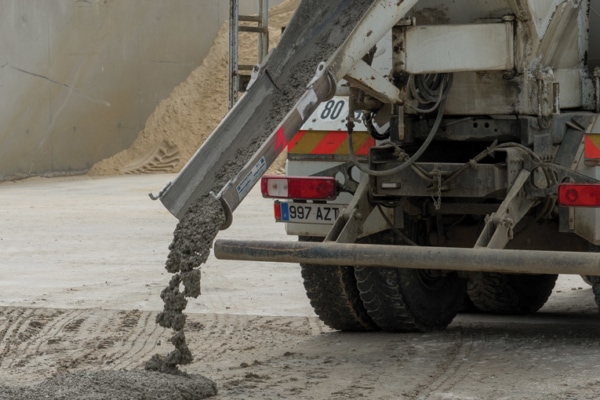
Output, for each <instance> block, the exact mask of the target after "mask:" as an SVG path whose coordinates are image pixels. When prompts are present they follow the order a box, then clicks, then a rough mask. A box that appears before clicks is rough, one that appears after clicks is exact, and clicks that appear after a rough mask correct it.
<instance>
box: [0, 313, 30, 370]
mask: <svg viewBox="0 0 600 400" xmlns="http://www.w3.org/2000/svg"><path fill="white" fill-rule="evenodd" d="M5 310H6V309H5ZM33 313H34V310H32V309H26V308H19V309H16V310H15V311H14V312H13V311H10V312H9V315H10V318H7V319H6V327H3V330H2V341H0V357H1V359H0V369H4V368H7V367H8V366H9V365H10V364H11V357H10V355H11V353H12V352H13V349H14V347H16V346H18V344H19V343H20V342H19V338H18V334H19V332H21V330H22V329H23V326H24V325H25V323H26V322H27V320H28V319H29V318H30V317H31V315H32V314H33ZM13 314H16V315H13Z"/></svg>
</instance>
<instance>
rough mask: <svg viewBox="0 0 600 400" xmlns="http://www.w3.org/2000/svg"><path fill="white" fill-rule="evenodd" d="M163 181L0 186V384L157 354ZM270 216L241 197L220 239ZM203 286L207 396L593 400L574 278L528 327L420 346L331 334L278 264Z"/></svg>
mask: <svg viewBox="0 0 600 400" xmlns="http://www.w3.org/2000/svg"><path fill="white" fill-rule="evenodd" d="M171 178H172V176H170V175H144V176H127V177H112V178H97V179H90V178H71V179H34V180H28V181H23V182H17V183H3V184H0V198H1V199H2V207H0V221H1V223H0V226H1V228H2V229H0V385H10V386H15V385H19V386H23V385H33V384H36V383H39V382H42V381H43V380H44V379H45V378H48V377H51V376H54V375H56V374H57V373H59V372H80V371H84V370H88V371H96V372H97V371H120V370H123V369H125V370H133V369H136V368H140V367H142V366H143V363H144V362H145V361H146V360H147V359H148V358H149V357H150V356H151V355H152V354H154V353H156V352H162V351H163V350H164V348H165V346H166V341H167V340H168V339H169V337H170V335H171V332H170V330H166V329H164V328H161V327H159V326H157V325H156V324H155V323H154V320H155V317H156V314H157V313H158V312H159V311H160V310H161V309H162V301H161V299H160V297H159V293H160V290H161V289H162V287H163V284H164V282H165V278H166V276H167V275H168V273H167V272H166V271H165V270H164V261H165V258H166V255H167V253H168V249H167V246H168V244H169V243H170V240H171V235H172V231H173V227H174V225H175V222H176V220H175V219H174V218H173V217H172V216H170V214H168V212H167V211H165V210H163V209H162V206H161V205H160V203H156V202H151V201H150V200H148V198H147V196H146V193H147V192H150V191H154V192H156V191H157V190H158V189H160V188H161V187H162V186H163V184H164V183H166V182H167V181H168V180H169V179H171ZM271 210H272V207H271V202H270V201H268V200H264V199H262V198H260V196H259V195H258V194H257V193H256V192H253V193H252V194H251V195H250V196H249V198H248V199H247V200H246V201H245V202H244V203H242V205H241V206H240V208H239V209H238V211H237V212H236V215H235V218H234V225H233V226H232V227H231V228H230V229H229V230H227V231H224V232H221V233H220V234H219V235H220V237H230V238H240V239H243V238H256V237H261V238H265V239H269V238H272V239H283V240H292V239H291V238H287V237H285V236H284V232H283V227H282V226H281V225H278V224H275V223H273V222H272V219H271ZM202 285H203V292H202V295H201V296H200V297H199V298H198V299H195V300H191V301H190V303H189V305H188V307H187V309H186V311H187V312H188V314H189V319H188V326H189V329H188V331H187V333H186V334H187V337H188V342H189V345H190V348H191V350H192V353H193V354H194V355H195V356H196V359H195V360H194V362H193V363H192V364H190V365H187V366H186V367H185V369H186V371H188V372H190V373H198V374H202V375H205V376H207V377H210V378H211V379H213V380H214V381H216V383H217V385H218V389H219V394H218V395H217V396H216V397H215V398H216V399H248V398H266V399H276V398H299V399H323V398H332V399H349V398H357V399H358V398H361V399H362V398H375V399H398V398H404V399H549V398H553V399H597V398H598V389H597V387H598V385H599V383H600V378H599V376H600V366H599V365H598V360H599V359H600V319H599V318H598V316H597V315H596V314H597V313H596V309H595V306H594V304H593V298H592V293H591V289H590V288H589V287H588V286H587V285H585V284H584V283H583V282H582V281H581V279H580V278H579V277H570V276H563V277H561V278H560V279H559V282H558V285H557V288H556V289H555V291H554V293H553V295H552V297H551V298H550V301H549V302H548V304H547V305H546V306H545V307H544V308H543V309H542V310H541V312H540V313H538V314H536V315H535V316H528V317H492V316H486V315H461V316H459V317H457V318H456V319H455V321H454V322H453V323H452V324H451V325H450V327H449V329H447V330H446V331H443V332H437V333H430V334H424V335H423V334H386V333H368V334H342V333H337V332H332V331H331V330H329V329H328V328H326V327H325V326H323V325H322V324H321V323H320V321H319V320H318V319H317V318H316V317H315V316H314V314H313V312H312V310H311V309H310V306H309V304H308V300H306V298H305V296H304V292H303V288H302V283H301V280H300V272H299V268H298V267H296V266H293V265H271V264H261V263H248V264H244V265H240V264H239V263H230V262H224V261H217V260H214V258H212V257H211V258H210V259H209V261H208V262H207V263H206V265H205V266H204V267H203V277H202ZM169 346H170V345H169ZM0 398H3V397H2V394H0ZM4 398H6V397H4Z"/></svg>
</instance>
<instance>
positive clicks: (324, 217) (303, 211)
mask: <svg viewBox="0 0 600 400" xmlns="http://www.w3.org/2000/svg"><path fill="white" fill-rule="evenodd" d="M343 209H344V206H343V205H340V204H315V203H286V202H275V219H276V220H277V221H278V222H301V223H305V224H332V223H333V222H334V221H335V220H336V219H337V217H338V216H339V215H340V213H341V212H342V211H343ZM278 214H279V215H278ZM279 216H280V217H279Z"/></svg>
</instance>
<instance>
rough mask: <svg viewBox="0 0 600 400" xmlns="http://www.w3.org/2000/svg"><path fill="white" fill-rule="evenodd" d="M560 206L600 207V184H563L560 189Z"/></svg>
mask: <svg viewBox="0 0 600 400" xmlns="http://www.w3.org/2000/svg"><path fill="white" fill-rule="evenodd" d="M558 204H559V205H561V206H566V207H600V184H597V183H565V184H562V185H560V186H559V187H558Z"/></svg>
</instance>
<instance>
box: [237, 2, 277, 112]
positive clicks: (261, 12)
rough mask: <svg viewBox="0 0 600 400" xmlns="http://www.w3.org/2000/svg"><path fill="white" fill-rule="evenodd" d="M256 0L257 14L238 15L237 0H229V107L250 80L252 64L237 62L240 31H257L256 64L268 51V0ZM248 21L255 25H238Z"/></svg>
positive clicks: (260, 61)
mask: <svg viewBox="0 0 600 400" xmlns="http://www.w3.org/2000/svg"><path fill="white" fill-rule="evenodd" d="M257 1H258V15H239V0H229V102H228V104H229V109H230V110H231V108H232V107H233V106H234V105H235V103H236V102H237V100H238V93H239V92H241V91H244V90H245V88H246V85H247V84H248V82H249V81H250V75H251V71H252V68H253V67H254V65H247V64H239V62H238V61H239V60H238V49H239V48H238V46H239V33H240V32H255V33H257V41H258V51H257V64H260V63H262V61H263V59H264V58H265V57H266V56H267V53H268V51H269V27H268V11H269V0H257ZM240 22H250V23H253V24H256V25H240Z"/></svg>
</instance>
